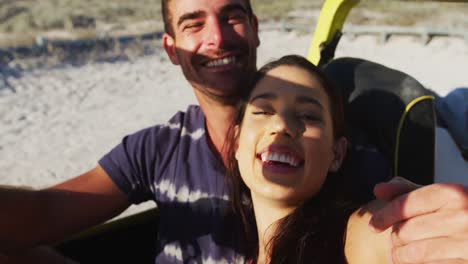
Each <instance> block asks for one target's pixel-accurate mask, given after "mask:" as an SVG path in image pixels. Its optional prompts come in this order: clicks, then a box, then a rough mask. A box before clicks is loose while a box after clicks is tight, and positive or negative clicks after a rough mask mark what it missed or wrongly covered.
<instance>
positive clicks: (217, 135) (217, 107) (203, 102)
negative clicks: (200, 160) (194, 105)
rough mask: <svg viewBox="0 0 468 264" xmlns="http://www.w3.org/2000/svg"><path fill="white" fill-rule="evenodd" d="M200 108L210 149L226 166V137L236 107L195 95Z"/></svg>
mask: <svg viewBox="0 0 468 264" xmlns="http://www.w3.org/2000/svg"><path fill="white" fill-rule="evenodd" d="M195 95H196V96H197V99H198V102H199V104H200V107H201V109H202V111H203V113H204V114H205V122H206V129H207V133H208V141H209V143H210V148H211V149H212V150H213V152H214V153H215V154H216V155H218V156H219V157H220V158H221V159H222V160H223V162H224V164H225V165H226V164H227V163H226V162H227V153H225V151H226V149H224V148H225V143H226V135H227V134H228V131H229V128H230V127H231V125H232V121H233V119H234V116H235V115H236V106H235V105H232V104H225V103H222V102H219V101H216V100H214V99H212V98H208V97H206V96H204V95H200V94H197V93H195Z"/></svg>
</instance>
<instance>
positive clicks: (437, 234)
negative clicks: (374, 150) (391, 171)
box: [370, 180, 468, 264]
mask: <svg viewBox="0 0 468 264" xmlns="http://www.w3.org/2000/svg"><path fill="white" fill-rule="evenodd" d="M405 185H406V187H405ZM408 186H409V185H408V183H403V184H402V183H401V180H400V183H398V182H397V183H395V182H393V183H392V182H390V183H384V184H379V185H377V186H376V188H375V190H374V192H375V194H376V196H377V197H381V198H383V197H385V196H386V194H389V193H391V194H392V195H390V196H389V197H386V198H393V197H392V196H394V195H393V194H396V193H397V192H398V191H401V190H404V189H407V190H408ZM398 189H399V190H398ZM395 190H397V191H395ZM385 193H386V194H385ZM370 225H371V226H372V227H373V229H375V230H376V231H377V232H381V231H382V230H386V229H387V228H389V227H393V232H392V235H391V236H392V239H391V241H390V242H391V245H390V246H391V247H392V253H391V256H392V259H393V263H394V264H403V263H468V251H467V249H468V189H467V188H466V187H465V186H463V185H458V184H432V185H428V186H424V187H420V188H417V186H413V190H412V191H410V192H408V193H406V194H401V195H399V196H396V197H394V198H393V199H391V200H390V202H389V203H388V204H386V205H385V206H383V207H382V208H380V209H379V210H377V211H376V212H375V213H374V215H373V216H372V219H371V221H370Z"/></svg>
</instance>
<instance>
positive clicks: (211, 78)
mask: <svg viewBox="0 0 468 264" xmlns="http://www.w3.org/2000/svg"><path fill="white" fill-rule="evenodd" d="M169 12H170V13H171V17H172V19H171V25H172V28H173V31H174V37H171V36H169V35H167V34H165V35H164V40H163V42H164V47H165V49H166V52H167V53H168V55H169V57H170V59H171V61H172V62H173V63H174V64H176V65H181V67H182V71H183V73H184V75H185V77H186V78H187V80H188V81H189V82H190V84H191V85H192V86H193V87H194V88H195V89H196V90H197V91H199V92H201V93H202V94H204V95H207V96H209V97H212V98H218V99H220V100H232V99H235V98H238V97H239V95H240V92H241V90H242V89H246V88H247V87H248V85H249V82H250V78H252V76H253V74H254V72H255V70H256V49H257V47H258V45H259V39H258V25H257V18H256V17H255V16H253V17H249V16H248V14H247V11H246V7H245V3H244V2H243V1H242V0H172V1H170V2H169Z"/></svg>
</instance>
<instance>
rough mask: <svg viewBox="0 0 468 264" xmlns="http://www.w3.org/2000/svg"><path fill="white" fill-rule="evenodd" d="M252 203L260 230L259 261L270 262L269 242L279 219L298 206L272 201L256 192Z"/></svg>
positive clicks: (258, 230)
mask: <svg viewBox="0 0 468 264" xmlns="http://www.w3.org/2000/svg"><path fill="white" fill-rule="evenodd" d="M252 203H253V207H254V213H255V221H256V223H257V232H258V258H257V263H259V264H260V263H262V264H263V263H269V262H270V255H271V254H270V252H269V248H268V247H269V246H270V245H269V242H270V241H271V239H272V238H273V237H274V236H275V234H276V231H277V224H278V220H280V219H283V218H284V217H286V216H288V215H289V214H291V213H292V212H293V211H294V209H295V208H296V207H291V206H289V205H285V204H283V203H280V202H277V201H272V200H271V199H267V198H264V197H262V196H259V195H256V194H255V193H252Z"/></svg>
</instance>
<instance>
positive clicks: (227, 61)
mask: <svg viewBox="0 0 468 264" xmlns="http://www.w3.org/2000/svg"><path fill="white" fill-rule="evenodd" d="M235 62H236V57H234V56H231V57H226V58H222V59H217V60H212V61H209V62H208V63H207V64H206V66H207V67H219V66H224V65H228V64H232V63H235Z"/></svg>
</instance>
